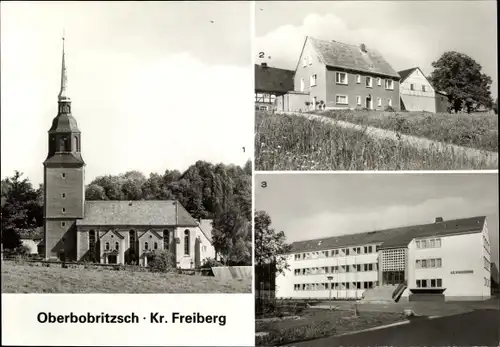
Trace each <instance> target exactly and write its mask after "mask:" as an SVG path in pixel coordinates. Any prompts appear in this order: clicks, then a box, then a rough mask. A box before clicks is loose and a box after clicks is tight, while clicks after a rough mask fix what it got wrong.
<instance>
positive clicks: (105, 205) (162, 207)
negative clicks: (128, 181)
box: [76, 200, 198, 227]
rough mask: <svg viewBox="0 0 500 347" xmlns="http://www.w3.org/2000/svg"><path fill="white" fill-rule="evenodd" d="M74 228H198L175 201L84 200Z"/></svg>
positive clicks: (187, 213)
mask: <svg viewBox="0 0 500 347" xmlns="http://www.w3.org/2000/svg"><path fill="white" fill-rule="evenodd" d="M76 223H77V225H85V226H99V225H109V226H113V225H116V226H118V225H130V226H133V225H165V226H167V225H169V226H172V225H175V226H186V227H195V226H197V225H198V223H196V221H195V220H194V218H193V217H191V215H190V214H189V212H188V211H186V209H185V208H184V207H183V206H182V205H181V204H180V203H179V202H178V201H175V200H141V201H109V200H105V201H85V214H84V217H83V219H80V220H77V222H76Z"/></svg>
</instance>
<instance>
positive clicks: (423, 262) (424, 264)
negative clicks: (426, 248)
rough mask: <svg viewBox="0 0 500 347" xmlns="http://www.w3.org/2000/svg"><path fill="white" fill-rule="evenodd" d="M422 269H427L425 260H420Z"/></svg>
mask: <svg viewBox="0 0 500 347" xmlns="http://www.w3.org/2000/svg"><path fill="white" fill-rule="evenodd" d="M422 268H424V269H425V268H427V259H422Z"/></svg>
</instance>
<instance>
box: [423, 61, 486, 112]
mask: <svg viewBox="0 0 500 347" xmlns="http://www.w3.org/2000/svg"><path fill="white" fill-rule="evenodd" d="M432 67H433V68H434V71H433V72H432V73H431V76H430V82H431V83H432V85H433V87H434V88H435V89H436V90H438V91H444V92H446V93H447V94H448V101H449V102H450V106H451V109H452V110H454V111H455V112H458V111H461V110H464V109H465V110H466V111H467V112H468V113H470V112H473V111H475V110H477V109H479V107H480V106H483V107H485V108H491V107H492V105H493V100H492V98H491V92H490V85H491V82H492V81H491V78H490V77H489V76H487V75H486V74H484V73H482V72H481V69H482V67H481V65H479V64H478V63H477V62H476V61H474V59H472V58H471V57H469V56H467V55H465V54H462V53H458V52H445V53H444V54H443V55H442V56H441V57H440V58H439V60H438V61H435V62H433V63H432Z"/></svg>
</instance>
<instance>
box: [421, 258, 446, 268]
mask: <svg viewBox="0 0 500 347" xmlns="http://www.w3.org/2000/svg"><path fill="white" fill-rule="evenodd" d="M441 266H442V262H441V258H435V259H417V260H416V268H417V269H429V268H439V267H441Z"/></svg>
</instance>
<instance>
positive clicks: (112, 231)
mask: <svg viewBox="0 0 500 347" xmlns="http://www.w3.org/2000/svg"><path fill="white" fill-rule="evenodd" d="M109 233H112V234H115V235H116V236H118V238H119V239H124V237H123V236H122V235H120V233H118V232H117V231H116V230H114V229H109V230H108V231H106V232H105V233H104V235H102V236H101V239H102V238H103V237H104V236H106V235H107V234H109Z"/></svg>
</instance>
